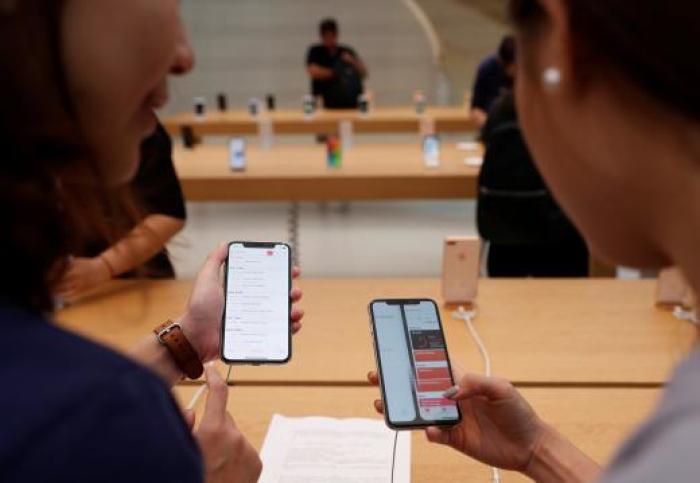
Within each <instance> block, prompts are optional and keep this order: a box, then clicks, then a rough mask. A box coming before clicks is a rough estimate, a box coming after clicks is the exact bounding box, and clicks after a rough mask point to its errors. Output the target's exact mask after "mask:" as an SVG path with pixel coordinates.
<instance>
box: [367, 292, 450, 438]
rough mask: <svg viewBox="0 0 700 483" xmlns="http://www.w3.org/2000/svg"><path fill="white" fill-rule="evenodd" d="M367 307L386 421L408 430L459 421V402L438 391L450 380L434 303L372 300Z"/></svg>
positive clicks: (397, 428)
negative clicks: (445, 396)
mask: <svg viewBox="0 0 700 483" xmlns="http://www.w3.org/2000/svg"><path fill="white" fill-rule="evenodd" d="M369 313H370V327H371V329H372V340H373V342H374V353H375V357H376V361H377V370H378V371H379V381H380V387H381V392H382V401H383V403H384V418H385V420H386V424H387V426H389V427H390V428H391V429H395V430H402V429H409V430H410V429H420V428H425V427H428V426H454V425H455V424H457V423H459V422H460V420H461V418H462V415H461V413H460V410H459V406H458V405H457V403H456V402H455V401H451V400H449V399H446V398H444V397H443V393H444V392H445V391H446V390H447V389H449V388H451V387H453V386H454V385H455V382H454V378H453V376H452V367H451V365H450V357H449V355H448V353H447V344H446V342H445V334H444V332H443V330H442V322H441V321H440V313H439V311H438V307H437V304H436V303H435V302H434V301H433V300H430V299H387V300H374V301H372V302H371V303H370V304H369Z"/></svg>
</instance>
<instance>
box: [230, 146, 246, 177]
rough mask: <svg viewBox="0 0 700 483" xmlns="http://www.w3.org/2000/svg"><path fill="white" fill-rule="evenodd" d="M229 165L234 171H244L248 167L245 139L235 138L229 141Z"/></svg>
mask: <svg viewBox="0 0 700 483" xmlns="http://www.w3.org/2000/svg"><path fill="white" fill-rule="evenodd" d="M229 165H230V167H231V169H232V170H233V171H243V170H245V168H246V159H245V140H244V139H242V138H234V139H232V140H231V142H230V143H229Z"/></svg>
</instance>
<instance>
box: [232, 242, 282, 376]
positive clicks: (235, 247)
mask: <svg viewBox="0 0 700 483" xmlns="http://www.w3.org/2000/svg"><path fill="white" fill-rule="evenodd" d="M291 259H292V258H291V248H290V247H289V245H287V244H286V243H277V242H231V243H229V246H228V257H227V259H226V268H225V282H224V287H225V297H226V298H225V305H224V315H223V320H222V323H221V359H222V360H223V361H224V362H226V363H229V364H253V365H259V364H284V363H286V362H289V360H290V359H291V357H292V329H291V321H290V317H291V310H292V301H291V299H290V291H291V287H292V265H291Z"/></svg>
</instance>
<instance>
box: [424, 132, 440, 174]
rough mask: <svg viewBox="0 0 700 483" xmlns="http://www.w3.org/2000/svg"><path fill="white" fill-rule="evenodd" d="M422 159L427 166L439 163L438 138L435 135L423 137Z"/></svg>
mask: <svg viewBox="0 0 700 483" xmlns="http://www.w3.org/2000/svg"><path fill="white" fill-rule="evenodd" d="M423 161H424V162H425V165H426V166H428V167H436V166H439V165H440V138H438V137H437V136H436V135H429V136H425V137H424V138H423Z"/></svg>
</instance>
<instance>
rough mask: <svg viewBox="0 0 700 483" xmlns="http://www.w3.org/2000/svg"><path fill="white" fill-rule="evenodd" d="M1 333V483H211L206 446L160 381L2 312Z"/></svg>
mask: <svg viewBox="0 0 700 483" xmlns="http://www.w3.org/2000/svg"><path fill="white" fill-rule="evenodd" d="M95 323H99V320H96V321H95ZM0 327H1V328H2V350H0V384H2V387H3V390H2V394H1V395H0V415H2V419H1V420H0V481H2V482H3V483H14V482H32V483H41V482H52V483H63V482H65V483H83V482H84V483H88V482H90V483H95V482H100V483H124V482H130V483H140V482H143V483H154V482H168V483H173V482H183V483H185V482H186V483H195V482H201V481H203V474H204V470H203V464H202V460H201V455H200V453H199V450H198V448H197V445H196V443H195V441H194V439H193V437H192V435H191V433H190V432H189V430H188V428H187V426H186V424H185V422H184V420H183V418H182V415H181V413H180V411H179V409H178V407H177V406H176V403H175V401H174V400H173V398H172V395H171V394H170V392H169V390H168V388H167V387H166V386H165V384H164V383H163V381H161V380H160V379H159V378H158V376H156V375H155V374H154V373H151V372H150V371H149V370H148V369H146V368H144V367H141V366H140V365H138V364H136V363H134V362H132V361H130V360H128V359H126V358H124V357H122V356H120V355H117V354H116V353H114V352H112V351H110V350H109V349H106V348H104V347H102V346H99V345H97V344H94V343H92V342H88V341H87V340H84V339H82V338H80V337H78V336H76V335H73V334H70V333H68V332H66V331H64V330H62V329H60V328H58V327H56V326H55V325H53V324H52V323H50V322H49V321H47V320H46V319H45V318H43V317H42V316H40V315H38V314H35V313H31V312H27V311H24V310H21V309H16V308H12V307H10V306H8V305H5V304H3V303H2V302H0Z"/></svg>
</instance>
